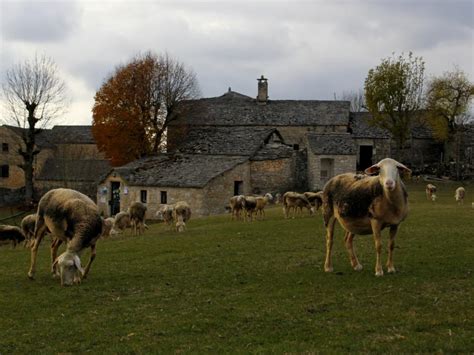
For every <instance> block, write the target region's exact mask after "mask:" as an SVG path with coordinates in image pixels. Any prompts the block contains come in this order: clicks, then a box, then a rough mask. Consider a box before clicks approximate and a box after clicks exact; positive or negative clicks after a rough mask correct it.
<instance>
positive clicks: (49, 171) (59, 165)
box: [36, 158, 111, 182]
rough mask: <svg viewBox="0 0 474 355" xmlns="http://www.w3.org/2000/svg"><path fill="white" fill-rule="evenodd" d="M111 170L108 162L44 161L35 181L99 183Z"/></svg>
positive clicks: (53, 159)
mask: <svg viewBox="0 0 474 355" xmlns="http://www.w3.org/2000/svg"><path fill="white" fill-rule="evenodd" d="M110 170H111V166H110V162H109V161H108V160H70V159H55V158H50V159H48V160H46V162H45V164H44V166H43V169H41V172H40V173H39V175H38V176H37V177H36V180H48V181H63V180H64V181H90V182H94V181H99V180H100V179H101V178H103V177H104V176H105V175H106V174H107V173H108V172H109V171H110Z"/></svg>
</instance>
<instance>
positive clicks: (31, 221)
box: [21, 213, 36, 248]
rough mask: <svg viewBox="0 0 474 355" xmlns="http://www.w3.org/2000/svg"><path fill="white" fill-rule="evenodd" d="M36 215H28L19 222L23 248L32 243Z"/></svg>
mask: <svg viewBox="0 0 474 355" xmlns="http://www.w3.org/2000/svg"><path fill="white" fill-rule="evenodd" d="M35 224H36V213H32V214H29V215H27V216H25V217H24V218H23V219H22V220H21V230H22V231H23V235H24V236H25V247H27V248H29V247H31V246H32V244H33V242H34V239H33V237H34V235H35Z"/></svg>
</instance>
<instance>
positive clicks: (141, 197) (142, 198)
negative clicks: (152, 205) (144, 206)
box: [140, 190, 147, 203]
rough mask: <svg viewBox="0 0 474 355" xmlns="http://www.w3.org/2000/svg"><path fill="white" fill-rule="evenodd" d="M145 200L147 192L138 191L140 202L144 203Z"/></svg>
mask: <svg viewBox="0 0 474 355" xmlns="http://www.w3.org/2000/svg"><path fill="white" fill-rule="evenodd" d="M146 198H147V191H146V190H140V201H141V202H142V203H146Z"/></svg>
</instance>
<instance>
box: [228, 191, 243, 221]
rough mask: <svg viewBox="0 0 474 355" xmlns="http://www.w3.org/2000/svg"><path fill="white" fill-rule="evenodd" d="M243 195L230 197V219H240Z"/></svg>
mask: <svg viewBox="0 0 474 355" xmlns="http://www.w3.org/2000/svg"><path fill="white" fill-rule="evenodd" d="M244 197H245V196H244V195H237V196H232V197H231V198H230V203H229V206H230V213H231V219H234V218H235V219H236V220H239V219H240V212H241V211H242V210H243V208H244Z"/></svg>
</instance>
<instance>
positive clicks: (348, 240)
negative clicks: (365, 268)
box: [344, 232, 362, 271]
mask: <svg viewBox="0 0 474 355" xmlns="http://www.w3.org/2000/svg"><path fill="white" fill-rule="evenodd" d="M354 237H355V235H354V234H353V233H351V232H346V235H345V236H344V242H345V244H346V248H347V251H348V252H349V258H350V261H351V265H352V268H353V269H354V270H356V271H360V270H362V265H361V264H360V263H359V259H357V255H356V253H355V250H354V244H353V240H354Z"/></svg>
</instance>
